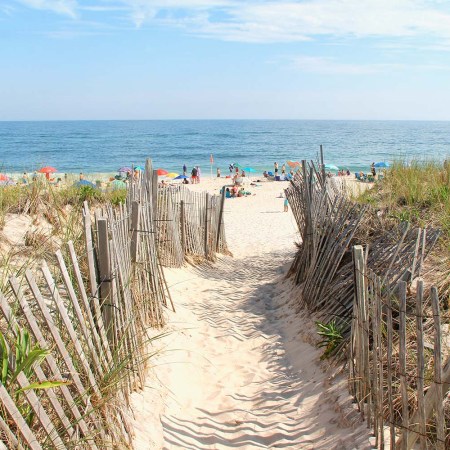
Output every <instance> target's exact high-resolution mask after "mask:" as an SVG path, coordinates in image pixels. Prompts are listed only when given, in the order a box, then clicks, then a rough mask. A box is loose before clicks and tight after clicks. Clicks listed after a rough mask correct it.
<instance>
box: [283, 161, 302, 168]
mask: <svg viewBox="0 0 450 450" xmlns="http://www.w3.org/2000/svg"><path fill="white" fill-rule="evenodd" d="M286 162H287V165H288V166H289V167H292V168H294V167H300V166H301V163H299V162H298V161H286Z"/></svg>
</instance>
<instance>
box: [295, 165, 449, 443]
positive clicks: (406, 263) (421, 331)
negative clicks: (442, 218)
mask: <svg viewBox="0 0 450 450" xmlns="http://www.w3.org/2000/svg"><path fill="white" fill-rule="evenodd" d="M322 168H323V165H322ZM286 196H287V198H288V200H289V204H290V206H291V209H292V212H293V214H294V217H295V219H296V221H297V224H298V229H299V233H300V236H301V243H300V244H299V251H298V252H297V255H296V257H295V260H294V262H293V264H292V266H291V269H290V272H289V275H290V276H293V277H294V280H295V282H296V283H298V284H300V287H301V297H300V298H299V301H300V303H301V304H302V305H303V306H305V307H306V308H307V309H308V310H309V311H310V312H313V313H314V314H315V316H316V317H317V318H318V319H320V320H321V321H323V322H325V323H329V322H334V323H335V324H336V326H337V327H338V328H339V330H340V332H341V334H342V337H343V339H342V340H341V341H340V343H339V344H337V345H336V346H335V347H334V350H333V351H332V352H330V354H331V355H332V356H334V357H335V358H340V359H341V360H347V358H348V361H349V369H350V374H349V386H350V390H351V392H352V394H353V395H354V396H355V399H356V401H357V402H358V406H359V408H360V410H361V413H362V414H363V415H364V417H365V418H366V419H367V421H368V424H369V426H373V429H374V433H375V436H376V440H377V446H378V448H385V445H386V446H387V447H386V448H399V449H410V448H413V446H414V444H415V443H416V441H417V440H419V444H420V446H421V448H438V449H444V448H450V442H449V436H446V431H447V429H446V422H445V418H444V412H443V408H444V406H443V405H444V399H446V393H447V391H448V390H449V387H450V386H449V383H450V362H449V361H447V363H446V364H444V365H442V358H443V355H442V349H441V344H440V343H441V336H442V330H441V326H440V314H439V302H438V293H437V290H436V289H435V288H431V291H430V292H431V294H430V296H426V297H425V296H424V294H423V292H424V287H423V282H422V281H421V280H420V275H421V272H422V271H423V263H424V260H425V258H426V257H427V255H428V254H429V252H430V250H431V248H432V247H433V246H434V244H435V243H436V241H437V239H438V238H439V235H440V230H437V229H432V228H428V229H422V228H412V227H411V226H410V224H409V223H401V224H400V225H398V226H396V227H392V226H390V227H387V228H386V229H384V228H383V227H382V226H380V223H381V222H380V223H375V225H374V223H373V222H371V220H373V219H372V218H371V217H368V213H367V209H366V207H365V206H362V205H359V204H357V203H355V202H353V201H352V200H350V199H349V198H348V195H347V193H346V192H345V190H344V189H343V186H340V185H339V184H336V183H334V182H333V180H330V179H327V178H326V176H325V174H324V173H323V170H322V169H320V170H319V169H317V168H316V164H315V163H314V162H313V161H311V162H309V163H308V162H306V161H302V169H301V171H299V172H298V173H297V174H296V175H295V177H294V179H293V180H292V182H291V184H290V185H289V187H288V188H287V189H286ZM377 220H379V219H377ZM362 224H363V225H364V227H365V228H366V229H369V230H370V231H369V234H370V239H369V238H368V237H367V232H366V233H365V232H364V230H360V228H361V225H362ZM376 227H378V229H376ZM373 236H375V237H373ZM365 239H367V240H368V241H370V245H369V244H367V245H366V252H365V253H363V252H362V249H361V247H360V246H356V247H354V244H357V243H358V242H359V243H361V242H363V243H364V240H365ZM352 248H355V250H354V251H353V252H354V253H352ZM416 279H419V281H418V284H417V286H418V287H417V300H416V302H417V306H416V304H415V303H414V302H413V299H412V297H411V295H410V294H409V293H410V292H411V290H412V286H413V281H415V280H416ZM428 299H429V300H428ZM428 302H429V303H430V304H428ZM412 303H414V305H412ZM413 306H414V308H413ZM412 319H413V320H412ZM415 326H417V332H416V331H415V330H414V329H413V327H415ZM430 342H434V344H430ZM416 356H417V357H416ZM446 405H447V408H448V407H449V406H448V405H449V401H448V399H446ZM447 414H448V412H447ZM446 420H447V424H448V423H449V420H450V419H449V418H448V417H447V419H446ZM385 424H388V426H389V428H390V431H389V432H388V433H385ZM446 440H447V441H446ZM389 446H390V447H389Z"/></svg>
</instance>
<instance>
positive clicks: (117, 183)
mask: <svg viewBox="0 0 450 450" xmlns="http://www.w3.org/2000/svg"><path fill="white" fill-rule="evenodd" d="M111 186H112V188H113V191H116V190H118V189H126V188H127V184H126V183H125V182H124V181H122V180H114V181H113V182H112V183H111Z"/></svg>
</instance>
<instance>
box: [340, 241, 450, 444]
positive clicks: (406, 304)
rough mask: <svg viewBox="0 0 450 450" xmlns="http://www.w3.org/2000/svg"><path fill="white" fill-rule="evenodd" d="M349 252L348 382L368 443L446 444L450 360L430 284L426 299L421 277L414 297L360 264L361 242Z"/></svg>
mask: <svg viewBox="0 0 450 450" xmlns="http://www.w3.org/2000/svg"><path fill="white" fill-rule="evenodd" d="M353 256H354V268H355V285H356V289H355V297H354V305H353V317H352V322H351V339H350V357H349V388H350V392H351V393H352V394H353V395H354V397H355V399H356V401H357V404H358V407H359V410H360V411H361V413H362V415H363V417H364V418H365V419H366V420H367V425H368V426H369V427H373V432H374V436H375V437H376V447H377V448H379V449H384V448H390V449H395V448H398V449H402V450H403V449H404V450H408V449H412V448H414V445H415V444H416V442H417V441H418V442H419V444H420V448H421V449H427V448H428V449H431V448H433V449H437V450H444V449H445V448H450V434H448V430H447V427H446V422H445V417H444V400H445V399H446V397H447V392H448V391H449V389H450V359H447V362H446V363H445V364H443V348H442V339H443V328H442V327H441V313H440V305H439V296H438V291H437V289H436V288H434V287H431V289H430V295H429V299H430V303H431V305H430V304H428V303H427V302H426V299H427V298H428V297H427V296H425V295H424V289H425V287H424V283H423V281H422V280H421V279H418V280H417V284H416V294H415V298H414V296H412V295H408V285H407V282H406V281H399V282H398V283H395V284H390V283H388V282H386V281H385V279H383V278H382V277H380V276H378V275H376V274H375V273H374V272H373V271H371V270H368V269H367V260H368V258H367V252H366V254H365V253H364V251H363V247H362V246H360V245H357V246H355V247H353ZM447 401H448V400H447ZM386 424H387V429H386Z"/></svg>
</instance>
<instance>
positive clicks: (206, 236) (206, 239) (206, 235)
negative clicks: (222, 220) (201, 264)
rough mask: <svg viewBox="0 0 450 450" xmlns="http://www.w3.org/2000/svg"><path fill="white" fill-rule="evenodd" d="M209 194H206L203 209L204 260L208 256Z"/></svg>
mask: <svg viewBox="0 0 450 450" xmlns="http://www.w3.org/2000/svg"><path fill="white" fill-rule="evenodd" d="M210 203H211V202H210V194H206V207H205V258H206V259H208V256H209V227H210V223H209V216H210V205H209V204H210Z"/></svg>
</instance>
